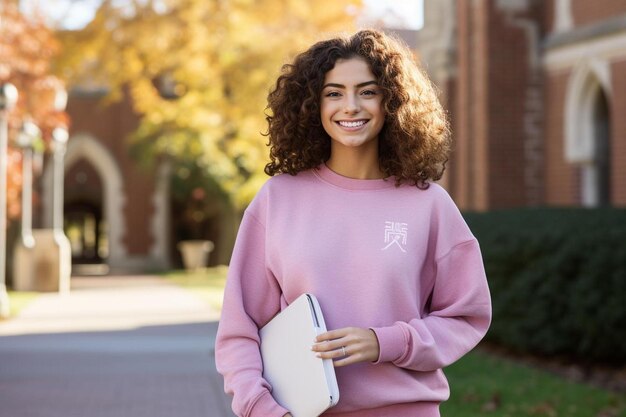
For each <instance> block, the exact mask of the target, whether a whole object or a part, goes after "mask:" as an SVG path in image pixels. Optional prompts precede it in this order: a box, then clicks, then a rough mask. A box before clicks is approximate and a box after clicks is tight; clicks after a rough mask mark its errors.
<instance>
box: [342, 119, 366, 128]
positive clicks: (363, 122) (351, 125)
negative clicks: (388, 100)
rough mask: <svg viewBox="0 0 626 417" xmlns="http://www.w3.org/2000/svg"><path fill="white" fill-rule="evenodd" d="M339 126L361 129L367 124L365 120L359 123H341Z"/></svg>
mask: <svg viewBox="0 0 626 417" xmlns="http://www.w3.org/2000/svg"><path fill="white" fill-rule="evenodd" d="M339 124H340V125H341V126H343V127H359V126H363V125H364V124H365V120H359V121H358V122H346V121H340V122H339Z"/></svg>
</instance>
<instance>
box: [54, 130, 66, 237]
mask: <svg viewBox="0 0 626 417" xmlns="http://www.w3.org/2000/svg"><path fill="white" fill-rule="evenodd" d="M68 139H69V134H68V133H67V129H65V128H64V127H57V128H55V129H54V130H53V131H52V140H53V143H54V173H53V182H54V189H53V194H52V228H53V229H54V233H55V235H56V234H61V235H64V236H65V232H64V231H63V170H64V168H63V163H64V158H65V148H66V145H67V140H68Z"/></svg>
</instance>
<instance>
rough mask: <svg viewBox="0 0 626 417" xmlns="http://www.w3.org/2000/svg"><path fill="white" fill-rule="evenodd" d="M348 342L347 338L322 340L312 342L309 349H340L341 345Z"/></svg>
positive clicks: (317, 350) (316, 350) (326, 350)
mask: <svg viewBox="0 0 626 417" xmlns="http://www.w3.org/2000/svg"><path fill="white" fill-rule="evenodd" d="M348 344H349V341H348V340H347V338H341V339H334V340H330V341H324V342H320V343H314V344H313V345H312V346H311V350H312V351H314V352H328V351H331V350H335V349H341V347H342V346H346V345H348Z"/></svg>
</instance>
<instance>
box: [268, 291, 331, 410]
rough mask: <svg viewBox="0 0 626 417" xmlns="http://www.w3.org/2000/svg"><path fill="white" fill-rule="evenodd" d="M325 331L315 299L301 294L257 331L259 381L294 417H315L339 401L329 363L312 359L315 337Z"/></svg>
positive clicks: (329, 360)
mask: <svg viewBox="0 0 626 417" xmlns="http://www.w3.org/2000/svg"><path fill="white" fill-rule="evenodd" d="M325 331H326V324H325V323H324V317H323V316H322V310H321V309H320V306H319V303H318V302H317V299H316V298H315V296H313V295H311V294H303V295H301V296H300V297H298V298H297V299H296V300H294V301H293V302H292V303H291V304H290V305H289V306H288V307H287V308H285V309H284V310H283V311H281V312H280V313H279V314H278V315H276V317H274V318H273V319H272V320H271V321H270V322H269V323H267V324H266V325H265V326H263V328H261V330H260V333H259V334H260V336H261V356H262V358H263V377H264V378H265V379H266V380H267V381H268V382H269V383H270V385H271V386H272V396H273V397H274V399H275V400H276V402H278V403H279V404H280V405H282V406H283V407H285V408H286V409H287V410H289V412H290V413H291V414H292V415H293V416H294V417H317V416H319V415H320V414H322V413H323V412H324V411H325V410H327V409H328V408H330V407H332V406H334V405H335V404H337V401H339V387H338V386H337V378H336V377H335V368H334V367H333V361H332V359H321V358H318V357H316V356H315V352H313V351H312V350H311V346H312V345H313V343H314V342H315V336H317V335H318V334H320V333H324V332H325Z"/></svg>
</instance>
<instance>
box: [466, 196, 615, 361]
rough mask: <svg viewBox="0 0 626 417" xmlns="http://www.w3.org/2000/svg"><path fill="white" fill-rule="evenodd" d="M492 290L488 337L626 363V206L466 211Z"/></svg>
mask: <svg viewBox="0 0 626 417" xmlns="http://www.w3.org/2000/svg"><path fill="white" fill-rule="evenodd" d="M464 216H465V219H466V220H467V222H468V224H469V226H470V228H471V229H472V231H473V232H474V234H475V235H476V237H477V238H478V240H479V242H480V246H481V250H482V253H483V258H484V261H485V268H486V270H487V277H488V279H489V286H490V289H491V294H492V302H493V323H492V326H491V329H490V331H489V333H488V335H487V340H491V341H494V342H497V343H499V344H502V345H505V346H507V347H509V348H512V349H514V350H518V351H521V352H531V353H535V354H543V355H565V356H571V357H574V358H576V359H579V360H583V361H590V362H608V363H613V364H624V363H626V210H624V209H609V208H607V209H593V210H591V209H548V208H541V209H516V210H506V211H495V212H489V213H484V214H476V213H465V214H464Z"/></svg>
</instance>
